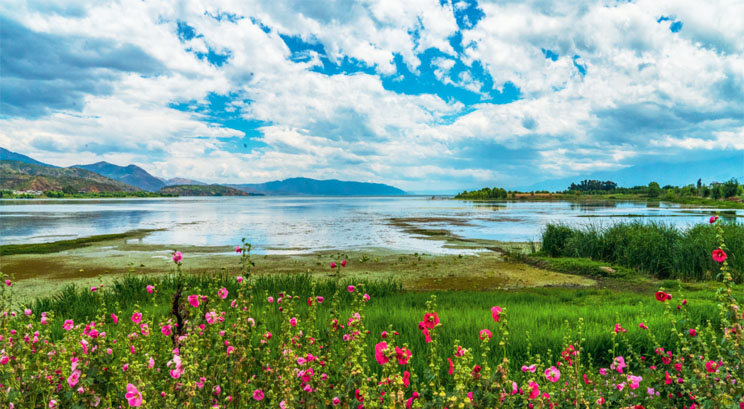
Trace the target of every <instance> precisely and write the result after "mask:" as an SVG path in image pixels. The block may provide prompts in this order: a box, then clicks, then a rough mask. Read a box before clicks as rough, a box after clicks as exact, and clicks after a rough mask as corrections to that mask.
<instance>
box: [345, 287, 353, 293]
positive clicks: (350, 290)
mask: <svg viewBox="0 0 744 409" xmlns="http://www.w3.org/2000/svg"><path fill="white" fill-rule="evenodd" d="M346 289H347V290H349V292H350V293H353V292H354V286H353V285H350V286H348V287H346Z"/></svg>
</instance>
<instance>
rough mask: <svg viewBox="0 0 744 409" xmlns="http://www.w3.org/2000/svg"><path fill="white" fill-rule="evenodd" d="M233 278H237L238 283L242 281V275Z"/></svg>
mask: <svg viewBox="0 0 744 409" xmlns="http://www.w3.org/2000/svg"><path fill="white" fill-rule="evenodd" d="M235 279H236V280H238V284H240V283H242V282H243V276H237V277H235Z"/></svg>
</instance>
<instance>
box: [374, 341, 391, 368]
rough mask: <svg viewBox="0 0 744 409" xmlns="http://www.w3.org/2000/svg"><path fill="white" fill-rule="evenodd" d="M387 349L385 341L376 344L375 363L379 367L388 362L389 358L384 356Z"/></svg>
mask: <svg viewBox="0 0 744 409" xmlns="http://www.w3.org/2000/svg"><path fill="white" fill-rule="evenodd" d="M387 347H388V345H387V342H385V341H382V342H379V343H377V345H375V359H376V360H377V363H378V364H380V365H385V364H386V363H388V362H389V361H390V358H388V357H387V356H386V355H385V351H387Z"/></svg>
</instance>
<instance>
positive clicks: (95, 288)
mask: <svg viewBox="0 0 744 409" xmlns="http://www.w3.org/2000/svg"><path fill="white" fill-rule="evenodd" d="M97 290H98V287H95V286H94V287H90V291H92V292H96V291H97Z"/></svg>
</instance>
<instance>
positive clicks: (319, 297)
mask: <svg viewBox="0 0 744 409" xmlns="http://www.w3.org/2000/svg"><path fill="white" fill-rule="evenodd" d="M316 299H317V300H318V304H323V300H325V298H323V297H321V296H318V297H316Z"/></svg>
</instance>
